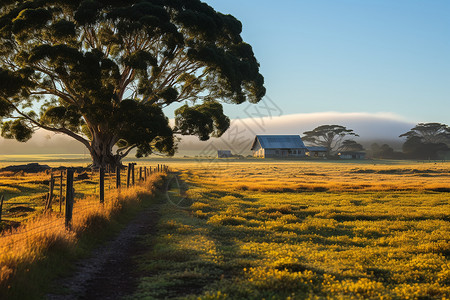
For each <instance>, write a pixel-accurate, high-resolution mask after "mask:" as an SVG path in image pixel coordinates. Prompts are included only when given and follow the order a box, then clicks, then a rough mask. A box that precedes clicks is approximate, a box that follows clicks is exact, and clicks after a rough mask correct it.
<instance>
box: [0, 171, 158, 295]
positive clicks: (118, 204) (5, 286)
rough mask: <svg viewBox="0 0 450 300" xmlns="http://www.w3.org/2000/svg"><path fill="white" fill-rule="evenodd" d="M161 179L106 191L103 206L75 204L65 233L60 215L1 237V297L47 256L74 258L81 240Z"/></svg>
mask: <svg viewBox="0 0 450 300" xmlns="http://www.w3.org/2000/svg"><path fill="white" fill-rule="evenodd" d="M163 176H164V175H163V174H161V173H160V174H153V175H152V176H150V177H149V178H148V180H147V182H145V183H142V184H139V185H136V186H135V187H132V188H129V189H122V190H111V191H108V192H107V193H106V195H105V203H104V204H100V203H99V201H98V198H96V197H93V196H89V197H86V198H84V199H80V200H76V203H75V204H74V209H73V219H72V227H71V230H66V229H65V226H64V217H63V215H61V214H59V213H47V214H43V215H37V216H36V217H34V218H32V219H30V220H28V221H27V222H25V223H24V224H22V225H21V226H19V227H18V228H16V229H12V230H11V231H8V232H4V233H3V234H2V235H0V294H3V293H9V292H10V290H11V289H12V288H15V289H16V290H17V287H14V285H15V284H16V283H17V282H22V283H23V280H22V279H21V277H27V275H26V273H28V272H30V268H32V267H33V265H35V264H38V263H39V262H40V261H43V260H45V259H46V258H47V256H48V254H49V253H60V254H68V255H67V258H70V257H71V256H73V254H74V253H73V252H74V251H75V250H74V249H76V245H77V242H78V240H79V238H80V237H82V236H83V235H84V234H85V233H86V232H95V231H96V230H98V229H99V228H101V227H102V226H103V227H104V225H105V224H107V223H108V222H110V221H111V219H112V218H114V216H116V215H118V214H119V213H120V212H121V211H122V210H123V209H124V207H132V206H136V204H138V202H139V201H140V199H141V198H142V197H143V196H148V195H151V194H153V193H154V192H155V190H156V188H157V187H158V185H159V184H161V182H162V181H163ZM71 253H72V255H70V254H71ZM35 272H36V271H35ZM13 293H14V291H13ZM29 295H30V294H29ZM31 295H32V294H31Z"/></svg>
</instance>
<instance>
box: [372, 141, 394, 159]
mask: <svg viewBox="0 0 450 300" xmlns="http://www.w3.org/2000/svg"><path fill="white" fill-rule="evenodd" d="M370 149H371V151H372V156H373V157H374V158H400V155H399V154H401V153H399V152H395V151H394V149H393V148H392V147H391V146H389V145H388V144H383V145H381V146H379V145H378V144H377V143H373V144H372V145H371V146H370Z"/></svg>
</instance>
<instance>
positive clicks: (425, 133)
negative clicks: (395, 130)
mask: <svg viewBox="0 0 450 300" xmlns="http://www.w3.org/2000/svg"><path fill="white" fill-rule="evenodd" d="M400 137H406V139H407V140H408V139H411V138H419V139H420V141H421V142H422V143H431V144H439V143H445V144H449V143H450V127H449V126H448V125H446V124H441V123H419V124H417V125H416V126H415V127H414V128H412V129H411V130H410V131H408V132H406V133H403V134H402V135H400Z"/></svg>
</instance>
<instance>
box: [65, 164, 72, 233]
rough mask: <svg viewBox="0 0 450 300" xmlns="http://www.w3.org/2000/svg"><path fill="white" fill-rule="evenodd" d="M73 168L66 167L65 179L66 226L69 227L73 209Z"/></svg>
mask: <svg viewBox="0 0 450 300" xmlns="http://www.w3.org/2000/svg"><path fill="white" fill-rule="evenodd" d="M73 197H74V190H73V169H71V168H69V169H67V181H66V228H67V229H70V228H71V226H72V211H73Z"/></svg>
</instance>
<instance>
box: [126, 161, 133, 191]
mask: <svg viewBox="0 0 450 300" xmlns="http://www.w3.org/2000/svg"><path fill="white" fill-rule="evenodd" d="M131 168H132V165H131V164H128V173H127V188H129V187H130V179H131Z"/></svg>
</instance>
